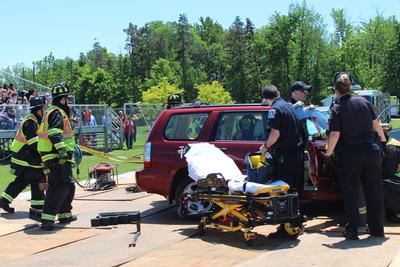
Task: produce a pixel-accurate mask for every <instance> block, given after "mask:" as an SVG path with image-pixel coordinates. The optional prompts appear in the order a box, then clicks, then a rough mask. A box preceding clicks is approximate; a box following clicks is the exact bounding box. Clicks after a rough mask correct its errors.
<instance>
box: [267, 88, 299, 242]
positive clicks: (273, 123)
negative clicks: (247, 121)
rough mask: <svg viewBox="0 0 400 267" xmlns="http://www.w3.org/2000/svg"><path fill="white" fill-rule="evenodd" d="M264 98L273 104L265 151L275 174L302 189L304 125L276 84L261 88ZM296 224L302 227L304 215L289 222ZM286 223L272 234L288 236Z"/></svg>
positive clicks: (296, 189) (277, 236)
mask: <svg viewBox="0 0 400 267" xmlns="http://www.w3.org/2000/svg"><path fill="white" fill-rule="evenodd" d="M262 96H263V98H264V101H265V102H266V103H267V104H268V105H270V106H271V110H270V111H269V113H268V125H269V126H270V128H271V133H270V134H269V136H268V140H267V141H266V142H265V143H264V145H262V146H261V147H260V151H261V153H262V154H263V155H265V154H266V152H267V151H270V152H271V155H272V159H273V163H274V168H275V171H274V176H275V178H277V179H280V180H282V181H284V182H286V183H287V184H289V186H290V188H291V190H293V191H300V192H299V196H301V193H302V192H301V190H302V183H303V181H304V143H305V141H304V140H303V134H302V131H303V129H302V125H301V122H300V121H299V119H298V118H297V115H296V112H295V108H294V107H293V105H292V104H290V103H288V102H286V101H285V100H283V99H282V98H281V97H280V93H279V91H278V89H277V88H276V87H275V86H274V85H268V86H266V87H264V89H263V91H262ZM290 224H291V225H292V226H293V227H300V228H302V218H301V217H299V218H296V219H294V220H292V221H291V222H290ZM287 235H288V234H287V232H286V231H285V229H284V225H281V226H280V227H279V228H278V231H277V232H276V233H272V234H270V235H269V236H270V237H271V238H281V237H287Z"/></svg>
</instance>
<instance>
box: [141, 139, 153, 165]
mask: <svg viewBox="0 0 400 267" xmlns="http://www.w3.org/2000/svg"><path fill="white" fill-rule="evenodd" d="M143 166H144V167H145V168H148V167H151V142H147V143H146V144H145V145H144V162H143Z"/></svg>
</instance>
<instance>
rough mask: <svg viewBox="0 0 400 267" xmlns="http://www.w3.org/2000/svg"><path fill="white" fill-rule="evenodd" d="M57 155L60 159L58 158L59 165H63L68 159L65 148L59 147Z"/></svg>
mask: <svg viewBox="0 0 400 267" xmlns="http://www.w3.org/2000/svg"><path fill="white" fill-rule="evenodd" d="M58 156H59V158H60V160H59V163H60V165H64V164H65V163H66V162H68V161H69V158H68V153H67V151H66V150H65V149H60V150H59V151H58Z"/></svg>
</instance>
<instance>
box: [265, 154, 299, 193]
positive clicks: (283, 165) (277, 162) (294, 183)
mask: <svg viewBox="0 0 400 267" xmlns="http://www.w3.org/2000/svg"><path fill="white" fill-rule="evenodd" d="M272 158H273V161H274V168H275V171H274V172H275V173H274V177H275V178H276V179H278V180H282V181H284V182H285V183H287V184H289V185H290V188H291V191H294V190H296V191H297V192H298V194H299V198H301V196H302V194H303V189H304V152H303V150H301V149H276V150H274V151H273V152H272Z"/></svg>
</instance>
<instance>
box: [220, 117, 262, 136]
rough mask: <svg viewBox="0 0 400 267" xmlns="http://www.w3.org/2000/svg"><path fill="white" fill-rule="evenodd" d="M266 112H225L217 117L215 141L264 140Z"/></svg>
mask: <svg viewBox="0 0 400 267" xmlns="http://www.w3.org/2000/svg"><path fill="white" fill-rule="evenodd" d="M266 114H267V112H226V113H222V114H221V116H220V117H219V121H218V126H217V130H216V134H215V141H264V140H267V139H266V136H267V135H266V132H267V126H266V123H265V121H266Z"/></svg>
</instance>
